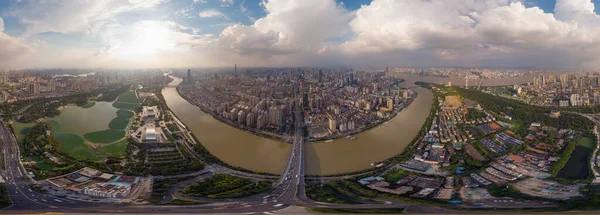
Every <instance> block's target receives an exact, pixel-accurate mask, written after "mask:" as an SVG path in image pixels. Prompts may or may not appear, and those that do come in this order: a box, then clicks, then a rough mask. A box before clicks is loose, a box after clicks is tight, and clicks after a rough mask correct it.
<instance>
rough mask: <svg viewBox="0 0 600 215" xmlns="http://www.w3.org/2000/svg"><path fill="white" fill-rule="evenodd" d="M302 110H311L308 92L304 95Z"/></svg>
mask: <svg viewBox="0 0 600 215" xmlns="http://www.w3.org/2000/svg"><path fill="white" fill-rule="evenodd" d="M302 108H304V110H308V108H309V104H308V93H306V92H304V93H303V94H302Z"/></svg>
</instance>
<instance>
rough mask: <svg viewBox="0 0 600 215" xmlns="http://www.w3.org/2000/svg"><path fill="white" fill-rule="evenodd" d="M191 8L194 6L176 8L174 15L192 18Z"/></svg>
mask: <svg viewBox="0 0 600 215" xmlns="http://www.w3.org/2000/svg"><path fill="white" fill-rule="evenodd" d="M193 10H194V6H193V5H190V6H187V7H184V8H181V9H179V10H177V11H176V12H175V15H176V16H177V17H181V18H193V17H194V16H193V15H192V13H191V12H192V11H193Z"/></svg>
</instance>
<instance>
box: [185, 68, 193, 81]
mask: <svg viewBox="0 0 600 215" xmlns="http://www.w3.org/2000/svg"><path fill="white" fill-rule="evenodd" d="M186 81H187V82H190V83H191V82H192V70H190V69H188V70H187V80H186Z"/></svg>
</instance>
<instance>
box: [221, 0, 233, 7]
mask: <svg viewBox="0 0 600 215" xmlns="http://www.w3.org/2000/svg"><path fill="white" fill-rule="evenodd" d="M233 3H234V1H233V0H221V7H231V5H233Z"/></svg>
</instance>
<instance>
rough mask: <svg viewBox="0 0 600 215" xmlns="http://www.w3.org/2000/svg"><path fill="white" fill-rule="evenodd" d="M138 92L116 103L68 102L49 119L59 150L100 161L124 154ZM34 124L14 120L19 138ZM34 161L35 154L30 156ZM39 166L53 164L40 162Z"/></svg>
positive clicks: (137, 103) (74, 155)
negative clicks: (58, 112)
mask: <svg viewBox="0 0 600 215" xmlns="http://www.w3.org/2000/svg"><path fill="white" fill-rule="evenodd" d="M140 103H141V99H138V98H137V96H136V93H135V91H133V90H128V91H126V92H125V93H122V94H121V95H120V96H119V97H118V98H117V100H116V101H114V102H89V103H88V104H89V105H86V106H74V105H69V106H66V107H64V108H63V109H62V110H61V112H60V114H59V115H58V116H55V117H51V118H46V119H44V120H43V121H45V122H47V123H48V124H50V125H51V127H52V133H53V134H54V137H55V138H56V139H57V140H58V142H59V149H60V150H61V151H63V152H66V153H68V154H70V155H72V156H73V157H75V158H79V159H87V160H91V161H100V160H103V159H105V158H107V157H121V156H123V155H124V153H125V149H126V146H127V138H126V131H125V129H126V128H127V126H128V124H129V122H130V120H131V118H132V117H133V116H134V111H135V110H136V108H137V107H138V106H139V105H140ZM34 125H35V123H20V122H14V123H13V129H14V130H15V134H16V136H17V139H19V140H20V141H21V140H23V138H24V137H25V135H26V134H27V133H28V132H29V130H30V129H31V127H33V126H34ZM30 159H31V160H33V161H36V159H38V160H41V159H39V158H36V157H32V158H30ZM38 167H40V168H43V169H48V168H51V164H47V163H45V162H38Z"/></svg>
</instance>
